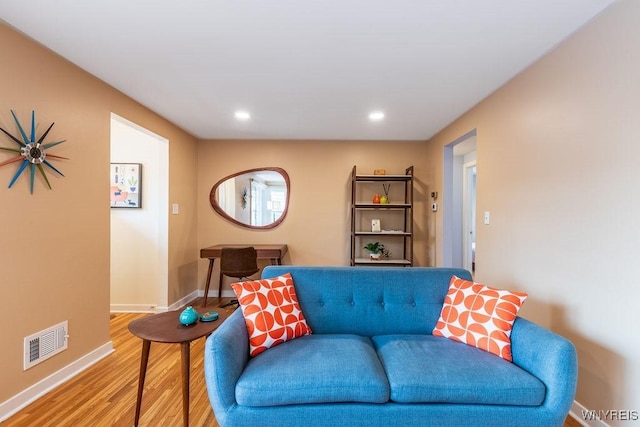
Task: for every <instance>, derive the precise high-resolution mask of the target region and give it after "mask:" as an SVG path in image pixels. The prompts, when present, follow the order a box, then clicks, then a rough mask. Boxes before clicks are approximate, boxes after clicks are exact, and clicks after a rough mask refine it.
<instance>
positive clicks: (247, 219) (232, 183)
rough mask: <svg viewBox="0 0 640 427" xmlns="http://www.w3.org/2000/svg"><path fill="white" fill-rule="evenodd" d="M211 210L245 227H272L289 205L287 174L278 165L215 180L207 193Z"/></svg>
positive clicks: (283, 215) (281, 218)
mask: <svg viewBox="0 0 640 427" xmlns="http://www.w3.org/2000/svg"><path fill="white" fill-rule="evenodd" d="M209 200H210V202H211V207H213V210H215V211H216V212H218V213H219V214H220V215H222V217H224V218H226V219H227V220H229V221H231V222H233V223H234V224H238V225H241V226H243V227H247V228H274V227H276V226H277V225H278V224H280V223H281V222H282V221H283V220H284V217H285V216H286V215H287V210H288V208H289V175H287V173H286V172H285V171H284V169H281V168H258V169H250V170H246V171H242V172H238V173H235V174H233V175H229V176H227V177H225V178H223V179H221V180H220V181H218V182H217V183H216V184H215V185H214V186H213V188H212V189H211V193H210V194H209Z"/></svg>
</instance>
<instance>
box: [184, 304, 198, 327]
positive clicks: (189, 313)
mask: <svg viewBox="0 0 640 427" xmlns="http://www.w3.org/2000/svg"><path fill="white" fill-rule="evenodd" d="M199 318H200V315H199V314H198V312H197V311H196V310H195V308H193V307H192V306H188V307H187V308H185V309H184V310H182V313H180V323H182V324H183V325H184V326H189V325H193V324H194V323H196V322H197V321H198V319H199Z"/></svg>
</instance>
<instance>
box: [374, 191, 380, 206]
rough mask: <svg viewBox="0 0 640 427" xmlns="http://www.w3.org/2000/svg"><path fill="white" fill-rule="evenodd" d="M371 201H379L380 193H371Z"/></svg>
mask: <svg viewBox="0 0 640 427" xmlns="http://www.w3.org/2000/svg"><path fill="white" fill-rule="evenodd" d="M373 203H376V204H378V203H380V195H379V194H378V193H376V194H374V195H373Z"/></svg>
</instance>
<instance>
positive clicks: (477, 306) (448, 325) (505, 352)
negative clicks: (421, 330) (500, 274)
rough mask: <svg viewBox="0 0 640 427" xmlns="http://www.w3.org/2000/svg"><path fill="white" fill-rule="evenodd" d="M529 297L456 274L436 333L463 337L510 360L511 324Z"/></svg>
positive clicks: (450, 285) (458, 339)
mask: <svg viewBox="0 0 640 427" xmlns="http://www.w3.org/2000/svg"><path fill="white" fill-rule="evenodd" d="M526 298H527V294H525V293H523V292H511V291H506V290H500V289H495V288H491V287H489V286H485V285H483V284H481V283H475V282H470V281H468V280H463V279H460V278H459V277H456V276H453V277H452V278H451V281H450V283H449V291H448V292H447V295H446V296H445V298H444V305H443V306H442V311H441V313H440V318H439V319H438V322H437V323H436V327H435V328H434V329H433V335H436V336H441V337H445V338H450V339H452V340H455V341H460V342H463V343H465V344H468V345H470V346H473V347H477V348H479V349H482V350H485V351H488V352H489V353H493V354H495V355H497V356H500V357H502V358H503V359H505V360H508V361H509V362H511V361H512V358H511V328H512V327H513V322H514V321H515V320H516V316H517V315H518V311H519V310H520V307H521V306H522V304H523V303H524V300H525V299H526Z"/></svg>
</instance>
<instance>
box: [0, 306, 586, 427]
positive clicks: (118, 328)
mask: <svg viewBox="0 0 640 427" xmlns="http://www.w3.org/2000/svg"><path fill="white" fill-rule="evenodd" d="M194 304H195V305H196V306H199V305H198V303H194ZM216 306H217V303H216V302H215V300H214V299H213V298H210V299H209V307H210V309H214V308H215V307H216ZM142 316H144V314H135V313H131V314H129V313H126V314H117V315H116V316H115V317H114V318H112V319H111V339H112V341H113V346H114V349H115V352H114V353H113V354H111V355H109V356H108V357H106V358H105V359H103V360H101V361H100V362H98V363H96V364H95V365H93V366H92V367H90V368H89V369H87V370H86V371H84V372H82V373H81V374H79V375H77V376H76V377H74V378H72V379H71V380H69V381H68V382H66V383H65V384H63V385H61V386H59V387H57V388H56V389H54V390H53V391H51V392H49V393H48V394H46V395H45V396H43V397H41V398H40V399H38V400H37V401H35V402H34V403H32V404H31V405H29V406H27V407H26V408H24V409H22V410H21V411H20V412H18V413H17V414H15V415H14V416H13V417H11V418H9V419H8V420H6V421H4V422H3V423H0V424H1V425H2V426H3V427H5V426H6V427H15V426H20V427H35V426H37V427H45V426H46V427H49V426H51V427H53V426H55V427H67V426H69V427H71V426H74V427H75V426H92V427H99V426H132V425H133V420H134V414H135V404H136V392H137V386H138V372H139V369H140V353H141V348H142V341H141V340H140V339H139V338H137V337H135V336H133V335H132V334H131V333H130V332H129V330H128V329H127V325H128V324H129V322H131V321H132V320H134V319H137V318H140V317H142ZM204 342H205V340H204V339H200V340H197V341H194V342H193V343H192V344H191V389H190V393H191V394H190V397H191V406H190V415H189V416H190V422H191V425H192V426H195V427H200V426H213V427H217V426H218V423H217V422H216V420H215V417H214V415H213V412H212V410H211V406H210V404H209V398H208V397H207V390H206V386H205V382H204V374H203V372H204V371H203V369H204V367H203V365H204V364H203V359H204V356H203V353H204ZM181 387H182V383H181V377H180V346H179V345H174V344H158V343H153V344H152V345H151V354H150V356H149V366H148V370H147V377H146V384H145V390H144V394H143V397H142V413H141V416H140V426H154V427H156V426H171V427H173V426H181V425H182V388H181ZM578 426H580V424H579V423H578V422H577V421H575V420H573V419H567V422H565V425H564V427H578Z"/></svg>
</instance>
